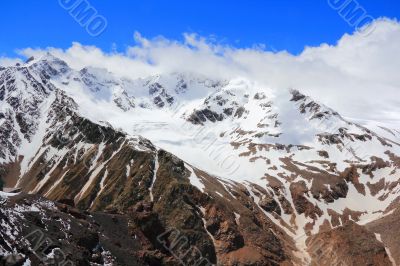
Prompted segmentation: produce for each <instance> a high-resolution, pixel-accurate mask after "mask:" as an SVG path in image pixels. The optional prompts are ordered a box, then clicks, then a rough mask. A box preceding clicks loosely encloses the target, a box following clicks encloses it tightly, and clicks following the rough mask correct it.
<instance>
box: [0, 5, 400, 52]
mask: <svg viewBox="0 0 400 266" xmlns="http://www.w3.org/2000/svg"><path fill="white" fill-rule="evenodd" d="M89 2H90V4H91V5H92V6H94V7H95V8H96V9H97V11H98V13H99V14H100V15H102V16H104V17H105V18H106V19H107V22H108V26H107V28H106V29H105V31H104V32H103V33H102V34H101V35H99V36H97V37H92V36H90V35H89V34H88V33H87V32H86V30H85V28H83V27H81V26H80V25H79V24H78V23H77V22H76V21H75V20H74V18H73V17H71V15H70V14H69V13H68V11H66V10H64V9H63V8H62V7H61V6H60V5H59V1H57V0H40V1H27V0H13V1H4V2H2V4H1V5H2V14H1V16H0V29H1V30H0V32H1V34H0V56H14V55H15V54H14V51H15V50H16V49H22V48H25V47H32V48H39V47H40V48H45V47H48V46H52V47H59V48H67V47H70V46H71V43H72V42H75V41H76V42H80V43H82V44H84V45H95V46H97V47H100V48H101V49H103V50H104V51H110V50H111V49H112V47H114V48H115V47H116V49H117V50H119V51H123V50H124V49H125V48H126V47H127V46H130V45H132V44H133V43H134V40H133V33H134V32H135V31H138V32H140V33H141V34H142V35H143V36H144V37H146V38H152V37H155V36H158V35H162V36H164V37H166V38H169V39H176V40H182V33H184V32H192V33H193V32H194V33H198V34H200V35H202V36H214V37H215V39H216V40H217V41H218V42H221V43H223V44H228V45H232V46H235V47H252V46H253V45H255V44H265V45H266V47H267V49H270V50H287V51H289V52H291V53H294V54H297V53H299V52H301V51H302V50H303V48H304V46H317V45H319V44H321V43H324V42H326V43H329V44H334V43H336V41H337V40H338V39H339V38H340V37H341V36H342V35H343V34H344V33H346V32H347V33H351V32H353V31H354V28H353V27H351V26H349V25H348V24H347V23H346V21H344V20H343V19H342V17H340V15H339V14H338V13H337V12H336V11H335V10H333V9H332V8H331V7H330V6H329V4H328V0H302V1H295V0H292V1H290V0H252V1H225V0H220V1H217V0H214V1H208V0H202V1H176V0H168V1H155V0H148V1H147V0H146V1H128V0H126V1H104V0H101V1H100V0H90V1H89ZM358 2H359V3H360V5H362V6H363V7H364V8H365V10H366V11H367V12H368V15H371V16H373V17H375V18H377V17H381V16H386V17H389V18H397V19H399V18H400V1H398V0H380V1H377V0H358ZM113 44H114V45H113Z"/></svg>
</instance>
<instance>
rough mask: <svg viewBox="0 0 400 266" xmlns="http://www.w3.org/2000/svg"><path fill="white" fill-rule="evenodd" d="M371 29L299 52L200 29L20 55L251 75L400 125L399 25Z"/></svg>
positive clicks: (127, 71)
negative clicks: (116, 47) (244, 44)
mask: <svg viewBox="0 0 400 266" xmlns="http://www.w3.org/2000/svg"><path fill="white" fill-rule="evenodd" d="M369 27H373V31H372V32H371V33H370V34H368V35H367V36H365V34H361V33H360V32H354V33H353V34H351V35H349V34H346V35H344V36H343V37H342V38H341V39H340V40H338V42H337V44H335V45H328V44H321V45H320V46H318V47H306V48H305V49H304V51H303V52H302V53H301V54H299V55H292V54H290V53H288V52H286V51H279V52H272V51H266V50H264V49H262V48H257V47H256V48H235V47H231V46H225V45H219V44H217V43H215V42H213V41H211V40H209V39H207V38H204V37H201V36H198V35H196V34H184V41H182V42H179V41H175V40H169V39H165V38H163V37H158V38H154V39H146V38H144V37H142V36H141V35H140V34H139V33H135V34H134V40H135V44H134V45H133V46H130V47H128V48H127V49H126V51H125V52H123V53H115V52H112V53H106V52H104V51H102V50H101V49H99V48H97V47H95V46H83V45H81V44H79V43H73V44H72V46H71V47H70V48H69V49H66V50H62V49H57V48H45V49H32V48H27V49H23V50H20V51H19V53H20V54H21V55H24V56H26V57H30V56H35V57H37V56H40V55H41V54H43V53H45V52H47V51H50V52H51V53H53V54H54V55H55V56H58V57H60V58H62V59H63V60H65V61H66V62H67V63H68V64H69V65H70V66H71V67H73V68H76V69H80V68H83V67H85V66H96V67H103V68H106V69H108V70H109V71H111V72H114V73H116V74H118V75H121V76H127V77H130V78H138V77H144V76H148V75H153V74H158V73H170V72H194V73H199V74H202V75H207V76H210V77H213V78H235V77H238V76H241V77H247V78H249V79H252V80H255V81H257V82H259V83H261V84H263V85H265V86H268V87H271V88H275V89H288V88H297V89H299V90H301V91H302V92H304V93H306V94H308V95H310V96H312V97H314V98H315V99H317V100H319V101H321V102H323V103H324V104H326V105H328V106H329V107H331V108H333V109H335V110H337V111H339V112H340V113H341V114H342V115H344V116H346V117H351V118H354V119H359V120H360V121H364V120H365V121H367V120H375V121H382V122H385V123H386V124H390V125H392V126H393V127H396V128H400V74H399V73H398V72H399V70H400V23H399V22H398V21H395V20H389V19H386V18H382V19H378V20H376V21H375V22H374V23H373V24H372V25H370V26H369ZM364 30H369V29H364ZM2 62H12V59H6V58H2V59H0V64H1V63H2Z"/></svg>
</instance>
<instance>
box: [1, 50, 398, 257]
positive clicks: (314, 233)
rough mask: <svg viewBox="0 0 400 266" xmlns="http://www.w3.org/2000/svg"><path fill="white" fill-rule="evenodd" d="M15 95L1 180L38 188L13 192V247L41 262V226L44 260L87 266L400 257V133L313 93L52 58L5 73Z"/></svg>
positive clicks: (5, 105)
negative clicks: (35, 243) (127, 72)
mask: <svg viewBox="0 0 400 266" xmlns="http://www.w3.org/2000/svg"><path fill="white" fill-rule="evenodd" d="M0 103H1V105H0V123H1V128H0V148H1V149H0V179H1V180H2V182H3V183H4V184H5V187H8V188H10V187H18V188H20V189H22V191H23V193H22V194H18V195H11V194H4V193H3V194H2V197H3V198H4V200H3V203H2V209H1V213H2V215H3V216H2V218H1V221H2V225H3V226H2V229H1V230H0V234H1V235H2V237H3V239H4V241H3V242H0V255H1V256H3V257H4V256H8V255H9V254H11V253H14V254H20V255H21V257H20V260H23V261H27V260H28V258H29V260H30V262H31V263H33V265H36V264H35V263H36V262H37V259H38V258H37V256H36V260H35V258H34V255H35V254H33V253H32V252H31V249H32V247H29V243H24V242H26V241H25V240H22V241H17V242H15V240H16V239H24V238H23V237H24V235H26V234H29V231H32V230H33V231H34V230H35V229H36V228H37V226H39V227H41V228H42V229H45V231H46V236H48V237H50V238H51V239H53V240H54V241H56V244H55V245H54V247H53V248H52V249H49V250H48V252H47V253H46V254H45V255H46V256H44V257H43V256H42V257H40V258H39V259H40V260H43V259H46V258H47V259H48V257H49V256H48V255H49V254H50V257H51V256H53V257H54V254H53V253H54V252H53V251H52V250H54V249H56V250H57V251H58V250H61V251H63V252H64V254H68V256H67V258H68V260H71V261H72V262H73V263H74V264H77V265H81V264H82V265H96V264H94V263H98V264H104V265H106V264H107V263H112V264H115V265H177V263H183V264H184V265H194V264H195V263H194V261H197V262H198V263H199V264H198V265H207V264H220V265H309V264H315V265H330V264H329V263H331V262H332V261H333V260H334V259H335V258H340V260H341V262H342V265H391V264H392V263H393V264H394V263H396V261H397V260H398V259H399V258H398V256H397V255H398V254H397V253H396V252H397V249H398V248H397V247H398V246H399V245H398V242H399V241H400V239H399V238H397V237H393V236H390V233H389V232H388V231H387V229H386V228H387V226H389V225H390V226H391V227H393V228H395V227H396V226H397V223H396V222H395V219H394V218H391V217H394V215H396V213H397V212H398V211H397V209H398V203H399V201H400V192H399V177H400V173H399V168H400V163H399V158H400V157H399V155H400V144H399V142H400V140H399V138H398V135H396V133H394V132H397V131H395V130H391V129H387V128H382V127H381V131H379V134H378V133H375V132H374V131H372V130H370V129H367V128H365V127H363V126H360V125H358V124H355V123H352V122H349V121H347V120H345V119H344V118H342V117H341V116H340V115H339V114H338V113H337V112H335V111H333V110H331V109H330V108H328V107H326V106H324V105H322V104H320V103H318V102H316V101H314V100H313V99H312V98H310V97H307V96H305V95H303V94H301V92H299V91H297V90H291V91H284V92H281V91H276V90H272V89H268V88H263V87H262V86H260V85H258V84H256V83H253V82H250V81H247V80H244V79H237V80H230V81H226V80H211V79H207V78H205V77H200V76H196V75H194V74H171V75H159V76H154V77H148V78H143V79H139V80H130V79H128V78H124V77H117V76H115V75H113V74H112V73H109V72H107V71H106V70H102V69H96V68H93V67H87V68H84V69H82V70H74V69H72V68H70V67H69V66H68V65H67V64H66V63H65V62H63V61H62V60H59V59H57V58H55V57H53V56H51V55H50V54H48V55H46V56H45V57H43V58H41V59H33V60H30V61H29V62H28V63H26V64H25V65H22V66H16V67H9V68H5V69H2V70H0ZM382 132H386V133H382ZM137 134H140V135H142V136H144V137H142V136H138V135H137ZM153 143H155V145H154V144H153ZM171 152H172V153H171ZM24 193H30V194H37V195H41V196H43V197H45V198H42V197H39V196H32V195H28V194H24ZM21 204H22V205H23V206H29V208H28V207H21ZM40 216H43V217H47V219H39V220H41V223H39V224H38V223H37V222H35V221H36V220H38V217H40ZM10 217H13V218H10ZM51 217H61V218H59V221H60V222H59V223H58V222H54V221H53V220H57V219H53V218H51ZM57 221H58V220H57ZM23 224H26V226H24V225H23ZM120 224H122V227H121V228H123V229H118V230H117V229H116V228H120ZM62 226H64V227H63V228H64V229H65V230H64V232H65V234H66V235H70V238H68V241H67V242H68V243H64V242H60V241H59V240H57V232H56V231H57V230H55V228H61V227H62ZM7 228H8V229H7ZM12 228H13V229H12ZM48 228H52V229H53V231H54V232H53V231H51V230H50V231H49V230H48ZM87 228H90V229H89V231H86V230H87ZM13 230H14V231H13ZM48 231H49V232H48ZM87 234H88V235H89V236H88V238H90V240H88V239H85V237H86V235H87ZM80 235H82V237H83V238H84V239H79V237H78V236H80ZM13 236H14V237H13ZM21 236H22V237H21ZM118 238H121V239H118ZM105 239H111V240H110V241H108V240H105ZM83 242H84V243H83ZM88 242H90V243H88ZM106 242H111V244H109V243H108V244H106ZM315 243H317V244H315ZM341 246H346V248H345V249H343V248H340V247H341ZM94 247H95V248H94ZM320 247H323V249H324V250H329V253H326V254H325V253H324V252H323V253H322V255H321V252H319V253H318V254H317V253H316V252H315V250H320V249H321V248H320ZM94 250H95V251H94ZM32 254H33V255H32ZM83 254H84V255H83ZM357 254H359V255H357ZM361 254H364V255H361ZM129 258H132V264H129V263H130V262H127V260H129ZM133 258H134V259H133ZM34 260H35V261H36V262H34ZM338 265H340V264H338Z"/></svg>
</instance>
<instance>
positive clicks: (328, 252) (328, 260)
mask: <svg viewBox="0 0 400 266" xmlns="http://www.w3.org/2000/svg"><path fill="white" fill-rule="evenodd" d="M307 247H308V251H309V253H310V255H311V258H312V265H315V266H317V265H318V266H339V265H374V266H375V265H376V266H389V265H392V263H391V262H390V259H389V257H388V254H387V253H386V251H385V247H384V246H383V244H382V243H381V242H379V241H378V240H377V239H376V237H375V235H374V233H372V232H370V231H368V230H366V229H365V228H364V227H362V226H360V225H357V224H356V223H354V222H348V223H347V224H345V225H344V226H342V227H338V228H335V229H332V230H329V231H325V232H322V233H319V234H317V235H315V236H312V237H310V238H309V239H308V240H307Z"/></svg>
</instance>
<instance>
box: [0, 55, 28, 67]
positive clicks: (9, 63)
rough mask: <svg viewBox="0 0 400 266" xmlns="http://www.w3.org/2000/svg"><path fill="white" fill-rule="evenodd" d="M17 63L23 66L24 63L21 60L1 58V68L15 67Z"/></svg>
mask: <svg viewBox="0 0 400 266" xmlns="http://www.w3.org/2000/svg"><path fill="white" fill-rule="evenodd" d="M17 63H20V64H22V63H23V61H22V60H21V59H19V58H8V57H0V66H2V67H9V66H15V65H16V64H17Z"/></svg>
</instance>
